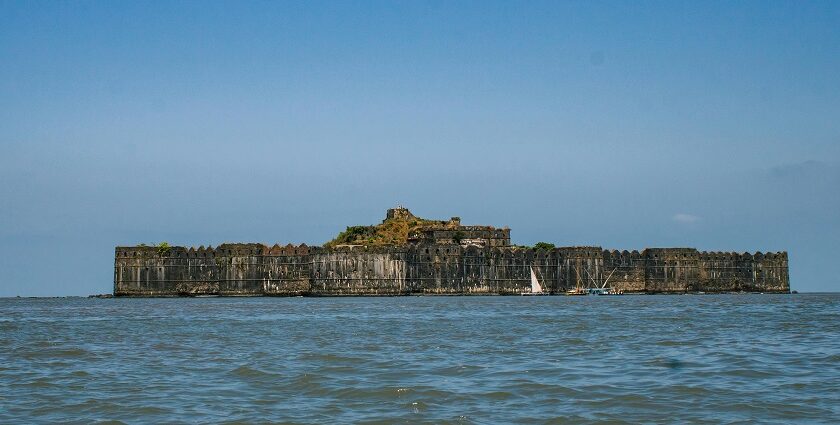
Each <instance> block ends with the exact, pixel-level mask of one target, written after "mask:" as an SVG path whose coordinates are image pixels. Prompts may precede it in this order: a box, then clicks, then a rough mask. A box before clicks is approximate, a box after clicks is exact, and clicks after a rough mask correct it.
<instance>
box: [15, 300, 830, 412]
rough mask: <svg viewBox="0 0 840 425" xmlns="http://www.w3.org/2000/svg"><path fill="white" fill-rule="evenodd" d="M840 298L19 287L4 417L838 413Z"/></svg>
mask: <svg viewBox="0 0 840 425" xmlns="http://www.w3.org/2000/svg"><path fill="white" fill-rule="evenodd" d="M837 406H840V296H838V295H796V296H774V295H765V296H758V295H746V296H736V295H729V296H725V295H720V296H717V295H707V296H684V297H675V296H627V297H539V298H529V297H403V298H318V299H307V298H290V299H284V298H245V299H242V298H213V299H90V300H89V299H46V300H39V299H27V300H18V299H1V300H0V423H4V424H6V423H33V422H76V423H137V422H152V423H154V422H165V423H230V424H234V423H254V422H275V423H295V424H303V423H335V422H339V423H370V424H377V423H387V424H391V423H406V424H414V423H451V424H496V423H525V424H532V423H533V424H545V423H563V424H567V423H572V424H575V423H596V422H597V423H602V422H604V423H674V422H679V423H683V422H684V423H755V422H760V423H779V424H783V423H794V422H795V423H837V422H838V421H840V420H838V418H840V409H838V407H837Z"/></svg>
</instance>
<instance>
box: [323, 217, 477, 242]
mask: <svg viewBox="0 0 840 425" xmlns="http://www.w3.org/2000/svg"><path fill="white" fill-rule="evenodd" d="M448 225H449V222H447V221H441V220H426V219H423V218H419V217H415V216H413V215H410V213H409V214H408V215H399V216H395V217H390V218H387V219H385V221H383V222H382V223H381V224H377V225H373V226H348V227H347V229H346V230H344V231H343V232H341V233H339V234H338V236H336V237H335V239H333V240H331V241H329V242H327V243H326V244H324V246H325V247H328V248H333V247H335V246H338V245H367V246H383V245H403V244H405V243H406V242H407V241H408V237H409V235H411V234H412V233H414V232H416V231H418V230H420V229H421V228H422V229H428V228H434V227H439V228H445V227H447V226H448ZM458 233H460V232H458ZM456 236H457V233H456ZM461 237H463V234H461Z"/></svg>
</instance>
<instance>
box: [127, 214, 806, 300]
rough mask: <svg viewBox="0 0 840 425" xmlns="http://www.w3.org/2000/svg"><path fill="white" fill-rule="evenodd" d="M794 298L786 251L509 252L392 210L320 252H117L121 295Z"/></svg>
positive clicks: (495, 233) (473, 229)
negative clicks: (724, 295) (741, 294)
mask: <svg viewBox="0 0 840 425" xmlns="http://www.w3.org/2000/svg"><path fill="white" fill-rule="evenodd" d="M722 292H756V293H789V292H790V282H789V275H788V255H787V252H767V253H762V252H756V253H754V254H749V253H740V254H739V253H734V252H705V251H703V252H700V251H698V250H696V249H693V248H647V249H643V250H641V251H635V250H634V251H626V250H625V251H617V250H605V249H602V248H601V247H597V246H572V247H554V246H553V245H551V244H546V243H540V244H537V246H535V247H525V246H518V245H513V244H511V240H510V229H509V228H507V227H504V228H496V227H493V226H465V225H462V224H461V220H460V218H459V217H452V218H451V219H449V220H428V219H422V218H419V217H417V216H415V215H414V214H412V213H411V212H410V211H409V210H408V209H406V208H403V207H397V208H393V209H389V210H388V211H387V214H386V217H385V219H384V220H383V221H382V223H380V224H377V225H372V226H351V227H347V229H346V230H345V231H344V232H341V233H340V234H339V235H338V236H337V237H336V238H335V239H333V240H331V241H329V242H327V243H325V244H324V245H323V246H307V245H306V244H301V245H292V244H287V245H280V244H274V245H273V246H268V245H264V244H258V243H225V244H221V245H219V246H217V247H215V248H214V247H203V246H201V247H199V248H192V247H191V248H187V247H180V246H169V245H168V244H160V245H157V246H145V245H139V246H119V247H117V248H116V251H115V261H114V295H115V296H140V297H158V296H347V295H350V296H352V295H371V296H374V295H386V296H387V295H391V296H395V295H525V294H528V295H541V294H546V295H618V294H654V293H676V294H680V293H722Z"/></svg>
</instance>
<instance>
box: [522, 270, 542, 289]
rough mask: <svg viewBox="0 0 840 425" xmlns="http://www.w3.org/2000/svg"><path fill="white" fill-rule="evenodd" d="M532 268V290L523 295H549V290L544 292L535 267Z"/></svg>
mask: <svg viewBox="0 0 840 425" xmlns="http://www.w3.org/2000/svg"><path fill="white" fill-rule="evenodd" d="M530 269H531V292H525V293H523V294H522V295H548V293H547V292H543V288H542V285H540V280H539V279H537V274H536V273H535V272H534V267H530Z"/></svg>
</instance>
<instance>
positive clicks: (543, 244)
mask: <svg viewBox="0 0 840 425" xmlns="http://www.w3.org/2000/svg"><path fill="white" fill-rule="evenodd" d="M554 248H556V247H555V246H554V244H553V243H548V242H537V244H536V245H534V249H537V250H544V251H551V250H552V249H554Z"/></svg>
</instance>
